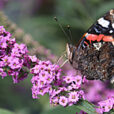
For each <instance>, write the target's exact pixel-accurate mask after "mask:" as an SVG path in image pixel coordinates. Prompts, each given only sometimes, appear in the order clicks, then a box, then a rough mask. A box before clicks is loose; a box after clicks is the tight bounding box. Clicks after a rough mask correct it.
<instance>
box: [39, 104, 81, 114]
mask: <svg viewBox="0 0 114 114" xmlns="http://www.w3.org/2000/svg"><path fill="white" fill-rule="evenodd" d="M76 112H78V113H79V112H80V109H78V108H76V107H75V105H74V106H68V107H65V108H64V107H62V106H58V107H54V108H52V109H50V110H48V111H45V112H43V113H41V114H75V113H76Z"/></svg>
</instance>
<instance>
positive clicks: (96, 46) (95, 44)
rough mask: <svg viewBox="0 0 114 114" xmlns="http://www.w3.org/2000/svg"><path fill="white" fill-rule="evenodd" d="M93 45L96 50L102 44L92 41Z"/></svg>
mask: <svg viewBox="0 0 114 114" xmlns="http://www.w3.org/2000/svg"><path fill="white" fill-rule="evenodd" d="M93 46H94V47H95V48H96V50H99V49H100V48H101V46H102V44H101V42H99V43H93Z"/></svg>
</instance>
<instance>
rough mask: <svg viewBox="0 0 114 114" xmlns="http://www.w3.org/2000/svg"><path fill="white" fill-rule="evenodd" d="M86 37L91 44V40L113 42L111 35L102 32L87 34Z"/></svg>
mask: <svg viewBox="0 0 114 114" xmlns="http://www.w3.org/2000/svg"><path fill="white" fill-rule="evenodd" d="M86 39H87V40H89V42H90V44H91V41H97V42H100V41H101V40H103V41H104V42H114V38H113V37H112V36H105V35H103V34H100V35H95V34H89V35H88V36H87V37H86Z"/></svg>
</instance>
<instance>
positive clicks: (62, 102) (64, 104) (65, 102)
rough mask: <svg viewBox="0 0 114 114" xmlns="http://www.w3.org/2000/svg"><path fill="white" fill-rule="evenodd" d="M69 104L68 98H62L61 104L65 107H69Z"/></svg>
mask: <svg viewBox="0 0 114 114" xmlns="http://www.w3.org/2000/svg"><path fill="white" fill-rule="evenodd" d="M67 103H68V98H66V97H64V96H60V99H59V104H60V105H62V106H64V107H65V106H66V105H67Z"/></svg>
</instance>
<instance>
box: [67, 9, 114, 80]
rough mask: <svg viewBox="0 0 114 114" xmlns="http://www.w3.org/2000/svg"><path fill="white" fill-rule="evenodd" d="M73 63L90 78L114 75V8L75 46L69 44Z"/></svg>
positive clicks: (68, 51) (107, 77) (68, 52)
mask: <svg viewBox="0 0 114 114" xmlns="http://www.w3.org/2000/svg"><path fill="white" fill-rule="evenodd" d="M67 54H68V59H69V61H70V63H71V65H72V66H73V67H74V68H75V69H76V70H79V71H80V72H81V73H82V74H83V75H84V76H86V78H87V79H89V80H94V79H99V80H108V79H111V78H113V77H114V9H112V10H110V11H109V12H108V13H106V14H105V15H104V16H103V17H101V18H100V19H99V20H97V22H96V23H95V24H93V25H92V26H91V27H90V28H89V30H88V31H87V32H86V33H85V34H84V35H83V37H82V38H81V39H80V41H79V43H78V44H77V45H76V46H74V45H72V44H67Z"/></svg>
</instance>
